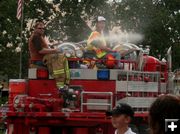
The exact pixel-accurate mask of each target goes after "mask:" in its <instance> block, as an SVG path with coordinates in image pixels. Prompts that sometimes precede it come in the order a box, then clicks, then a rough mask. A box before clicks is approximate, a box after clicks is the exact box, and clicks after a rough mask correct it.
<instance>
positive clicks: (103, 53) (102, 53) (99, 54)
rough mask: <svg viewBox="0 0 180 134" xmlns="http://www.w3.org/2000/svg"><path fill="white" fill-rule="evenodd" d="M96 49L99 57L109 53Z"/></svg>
mask: <svg viewBox="0 0 180 134" xmlns="http://www.w3.org/2000/svg"><path fill="white" fill-rule="evenodd" d="M94 51H95V52H96V55H97V57H98V58H102V57H103V56H105V55H106V54H107V53H106V52H105V51H103V50H101V49H94Z"/></svg>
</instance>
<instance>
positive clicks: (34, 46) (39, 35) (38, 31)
mask: <svg viewBox="0 0 180 134" xmlns="http://www.w3.org/2000/svg"><path fill="white" fill-rule="evenodd" d="M44 30H45V25H44V23H43V22H42V21H37V22H36V24H35V26H34V32H33V33H32V35H31V36H30V38H29V51H30V62H31V63H32V64H34V65H37V66H44V64H43V62H42V59H43V57H44V56H45V55H46V54H52V53H57V52H58V51H59V50H58V49H52V48H50V47H49V46H48V44H47V42H46V41H45V39H44Z"/></svg>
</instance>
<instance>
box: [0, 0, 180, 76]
mask: <svg viewBox="0 0 180 134" xmlns="http://www.w3.org/2000/svg"><path fill="white" fill-rule="evenodd" d="M16 8H17V0H4V1H0V22H1V23H0V60H1V62H0V73H2V74H8V76H9V78H17V77H18V73H19V53H17V52H16V51H15V49H16V47H17V46H18V45H19V43H20V32H21V30H20V21H19V20H17V19H16V17H15V16H16ZM98 15H103V16H104V17H105V18H106V19H107V29H109V30H110V29H112V28H113V26H121V30H122V31H133V32H138V33H141V34H143V35H144V40H143V42H141V44H143V45H144V46H145V45H149V46H151V54H152V55H154V56H158V55H161V57H164V56H165V55H166V51H167V49H168V47H169V46H173V59H174V64H173V65H174V68H179V63H180V62H179V61H178V60H177V59H178V58H179V57H180V52H179V49H180V47H179V45H180V25H179V24H180V1H179V0H173V1H172V0H81V2H78V0H52V2H48V1H45V0H31V1H29V0H25V5H24V23H23V28H24V29H23V47H22V54H23V77H25V76H27V66H28V47H27V42H28V38H29V35H30V33H31V29H32V28H33V23H34V22H35V21H36V20H37V19H42V20H44V21H45V22H46V23H47V30H46V33H47V35H49V36H50V38H51V39H55V40H61V41H72V42H78V41H81V40H86V39H87V37H88V35H89V34H90V32H91V30H92V29H91V28H90V25H93V24H94V22H95V19H96V18H97V16H98ZM89 22H91V23H89ZM8 43H10V44H12V46H11V45H10V46H9V44H8ZM7 44H8V45H7Z"/></svg>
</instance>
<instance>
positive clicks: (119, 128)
mask: <svg viewBox="0 0 180 134" xmlns="http://www.w3.org/2000/svg"><path fill="white" fill-rule="evenodd" d="M107 115H108V116H112V125H113V127H114V128H116V130H115V134H135V133H134V132H132V130H131V128H129V124H130V122H131V120H132V118H133V116H134V111H133V109H132V107H131V106H129V105H128V104H125V103H119V104H118V105H117V106H116V107H115V108H114V109H113V110H112V111H110V112H107Z"/></svg>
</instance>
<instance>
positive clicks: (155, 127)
mask: <svg viewBox="0 0 180 134" xmlns="http://www.w3.org/2000/svg"><path fill="white" fill-rule="evenodd" d="M165 119H180V98H179V97H177V96H174V95H161V96H159V97H158V98H157V99H156V100H155V101H154V102H153V104H152V105H151V107H150V110H149V125H150V131H151V134H165ZM166 133H167V134H168V132H166Z"/></svg>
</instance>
